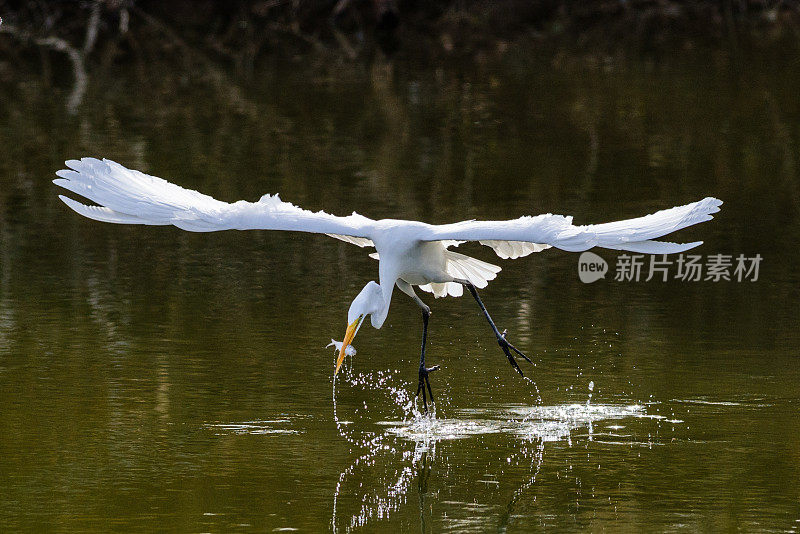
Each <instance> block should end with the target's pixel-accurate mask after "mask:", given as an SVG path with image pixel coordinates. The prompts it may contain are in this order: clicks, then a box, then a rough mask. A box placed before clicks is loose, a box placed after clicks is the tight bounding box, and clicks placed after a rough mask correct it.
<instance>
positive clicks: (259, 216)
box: [53, 158, 722, 410]
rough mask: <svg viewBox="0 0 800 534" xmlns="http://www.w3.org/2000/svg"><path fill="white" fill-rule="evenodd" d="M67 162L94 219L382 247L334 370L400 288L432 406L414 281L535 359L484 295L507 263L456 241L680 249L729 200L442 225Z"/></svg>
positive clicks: (514, 253) (85, 211)
mask: <svg viewBox="0 0 800 534" xmlns="http://www.w3.org/2000/svg"><path fill="white" fill-rule="evenodd" d="M66 165H67V167H69V168H70V169H71V170H67V169H63V170H60V171H58V172H56V174H57V175H58V176H59V177H60V178H59V179H56V180H54V181H53V182H54V183H55V184H56V185H59V186H61V187H63V188H65V189H68V190H70V191H72V192H73V193H77V194H79V195H81V196H83V197H86V198H88V199H89V200H91V201H93V202H95V203H97V204H99V205H98V206H87V205H85V204H81V203H80V202H76V201H75V200H72V199H71V198H68V197H65V196H63V195H59V198H60V199H61V200H63V201H64V203H66V204H67V206H69V207H70V208H72V209H73V210H75V211H76V212H78V213H79V214H81V215H83V216H85V217H89V218H90V219H95V220H98V221H104V222H110V223H121V224H147V225H174V226H177V227H178V228H181V229H183V230H188V231H192V232H212V231H217V230H231V229H236V230H251V229H253V230H255V229H260V230H294V231H299V232H312V233H320V234H326V235H329V236H331V237H334V238H336V239H340V240H342V241H346V242H348V243H352V244H354V245H357V246H359V247H375V250H376V252H375V253H374V254H371V256H372V257H374V258H375V259H378V260H379V268H378V273H379V279H380V283H376V282H369V283H367V285H366V286H364V289H362V290H361V292H360V293H359V294H358V296H356V298H355V299H354V300H353V302H352V304H351V305H350V309H349V311H348V312H347V329H346V331H345V336H344V341H343V342H342V346H341V348H340V350H339V356H338V358H337V361H336V369H335V371H334V376H335V374H336V373H337V372H338V371H339V367H340V366H341V364H342V360H343V359H344V356H345V354H347V352H348V351H347V349H348V347H349V346H350V344H351V343H352V342H353V338H354V337H355V336H356V334H357V333H358V330H359V329H360V328H361V325H362V324H363V322H364V319H365V318H366V316H367V315H369V316H370V321H371V323H372V326H373V327H375V328H380V327H381V326H382V325H383V323H384V321H385V320H386V315H387V314H388V312H389V304H390V302H391V299H392V292H393V290H394V287H395V286H397V287H398V288H399V289H400V290H401V291H402V292H403V293H405V294H407V295H408V296H410V297H411V298H412V299H414V302H416V303H417V305H419V307H420V308H421V310H422V350H421V353H420V360H419V377H418V378H419V381H418V384H417V393H416V395H417V396H419V394H420V392H421V393H422V400H423V404H424V406H425V409H426V410H427V404H428V401H427V397H426V389H427V395H428V396H429V397H430V399H431V401H433V391H432V390H431V386H430V379H429V376H428V375H429V374H430V373H431V372H433V371H435V370H437V369H438V368H439V366H438V365H435V366H433V367H426V364H425V341H426V337H427V333H428V318H429V317H430V308H429V307H428V306H427V305H426V304H425V303H424V302H422V300H420V298H419V297H418V296H417V294H416V293H415V291H414V286H416V287H418V288H419V289H421V290H423V291H427V292H430V293H433V295H434V297H444V296H447V295H451V296H454V297H458V296H461V295H462V294H463V291H464V288H465V287H466V288H467V290H468V291H469V292H470V294H471V295H472V297H473V298H474V299H475V301H476V302H477V303H478V305H479V306H480V309H481V312H482V313H483V315H484V317H486V320H487V321H488V322H489V325H490V326H491V328H492V331H493V332H494V335H495V337H496V338H497V343H498V344H499V345H500V348H501V349H502V350H503V352H504V353H505V355H506V358H507V359H508V361H509V363H510V364H511V365H512V366H513V368H514V369H515V370H516V371H517V372H519V373H520V374H523V373H522V369H520V367H519V365H518V364H517V361H516V359H515V357H514V354H516V355H518V356H520V357H522V358H524V359H525V360H527V361H528V362H530V361H531V360H530V359H529V358H528V357H527V356H526V355H525V354H524V353H523V352H522V351H520V350H519V349H518V348H516V347H515V346H514V345H512V344H511V343H510V342H509V341H508V339H506V335H505V332H502V333H501V332H500V331H499V330H498V329H497V326H496V325H495V323H494V321H493V320H492V318H491V316H490V315H489V312H488V311H486V307H485V306H484V305H483V302H482V301H481V299H480V297H479V296H478V291H477V289H478V288H483V287H486V285H487V283H488V282H489V280H492V279H494V278H495V276H497V273H498V272H499V271H500V267H497V266H496V265H492V264H490V263H486V262H484V261H481V260H477V259H475V258H471V257H469V256H465V255H464V254H460V253H458V252H455V251H453V250H451V248H452V247H457V246H458V245H460V244H461V243H463V242H465V241H478V242H479V243H481V244H483V245H486V246H489V247H491V248H492V249H493V250H494V251H495V253H496V254H497V255H498V256H499V257H500V258H503V259H514V258H520V257H523V256H527V255H528V254H531V253H533V252H539V251H542V250H545V249H547V248H550V247H556V248H559V249H561V250H566V251H572V252H578V251H584V250H588V249H590V248H592V247H603V248H608V249H614V250H625V251H631V252H637V253H645V254H671V253H677V252H683V251H686V250H689V249H691V248H694V247H696V246H698V245H700V244H701V243H702V241H696V242H693V243H668V242H662V241H654V239H656V238H658V237H661V236H664V235H666V234H669V233H671V232H674V231H676V230H680V229H681V228H685V227H687V226H691V225H693V224H697V223H700V222H703V221H708V220H710V219H711V218H712V217H711V214H712V213H716V212H717V211H719V206H720V205H721V204H722V202H721V201H719V200H717V199H715V198H711V197H708V198H704V199H703V200H700V201H698V202H694V203H692V204H687V205H685V206H679V207H675V208H671V209H666V210H662V211H659V212H657V213H654V214H652V215H647V216H644V217H639V218H636V219H629V220H624V221H617V222H610V223H605V224H595V225H585V226H575V225H573V224H572V217H565V216H562V215H552V214H549V213H548V214H545V215H537V216H535V217H528V216H526V217H520V218H518V219H513V220H508V221H463V222H457V223H453V224H442V225H434V224H426V223H423V222H418V221H404V220H396V219H382V220H373V219H369V218H367V217H364V216H362V215H359V214H357V213H355V212H354V213H353V214H352V215H349V216H347V217H337V216H334V215H330V214H328V213H325V212H322V211H319V212H316V213H313V212H311V211H307V210H303V209H301V208H299V207H297V206H294V205H292V204H290V203H288V202H283V201H281V199H280V198H278V195H264V196H263V197H261V199H260V200H259V201H258V202H246V201H244V200H240V201H238V202H234V203H232V204H229V203H227V202H222V201H219V200H216V199H215V198H212V197H210V196H208V195H204V194H201V193H198V192H197V191H190V190H187V189H184V188H182V187H180V186H177V185H175V184H172V183H170V182H167V181H166V180H163V179H161V178H156V177H154V176H149V175H147V174H144V173H142V172H139V171H136V170H131V169H128V168H126V167H124V166H122V165H120V164H119V163H116V162H114V161H111V160H107V159H104V160H102V161H101V160H98V159H95V158H83V159H81V160H70V161H67V162H66Z"/></svg>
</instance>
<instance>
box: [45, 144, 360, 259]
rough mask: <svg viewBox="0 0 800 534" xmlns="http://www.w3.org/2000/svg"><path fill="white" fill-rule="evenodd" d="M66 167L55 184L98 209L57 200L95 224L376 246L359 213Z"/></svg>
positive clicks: (74, 163) (88, 161)
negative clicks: (220, 195) (272, 233)
mask: <svg viewBox="0 0 800 534" xmlns="http://www.w3.org/2000/svg"><path fill="white" fill-rule="evenodd" d="M66 164H67V167H69V170H68V169H64V170H60V171H58V172H57V173H56V174H57V175H58V176H59V178H58V179H56V180H53V183H55V184H56V185H59V186H61V187H63V188H65V189H68V190H70V191H72V192H73V193H77V194H79V195H81V196H83V197H86V198H88V199H89V200H91V201H92V202H94V203H96V204H99V205H98V206H87V205H85V204H82V203H80V202H77V201H75V200H73V199H71V198H68V197H65V196H63V195H59V198H60V199H61V200H63V201H64V203H65V204H66V205H67V206H69V207H70V208H72V209H73V210H75V211H76V212H78V213H80V214H81V215H83V216H85V217H89V218H90V219H95V220H97V221H104V222H111V223H120V224H148V225H174V226H177V227H178V228H182V229H183V230H189V231H191V232H214V231H217V230H233V229H236V230H257V229H260V230H295V231H299V232H313V233H322V234H328V235H331V236H332V237H336V238H337V239H342V240H344V241H348V242H351V243H354V244H358V245H359V246H367V244H370V245H371V244H372V242H371V240H370V237H371V236H370V234H371V230H372V228H373V223H374V222H375V221H373V220H372V219H369V218H367V217H363V216H361V215H358V214H357V213H353V214H352V215H350V216H348V217H337V216H335V215H330V214H328V213H325V212H323V211H318V212H316V213H315V212H311V211H308V210H304V209H301V208H298V207H297V206H295V205H293V204H290V203H289V202H283V201H282V200H281V199H280V198H278V195H264V196H263V197H261V199H260V200H259V201H258V202H247V201H244V200H240V201H238V202H234V203H232V204H229V203H227V202H222V201H220V200H217V199H215V198H213V197H210V196H208V195H204V194H202V193H198V192H197V191H191V190H188V189H184V188H182V187H180V186H177V185H175V184H172V183H170V182H168V181H166V180H163V179H161V178H156V177H155V176H150V175H148V174H144V173H142V172H139V171H135V170H131V169H128V168H126V167H123V166H122V165H120V164H119V163H116V162H113V161H111V160H107V159H104V160H102V161H101V160H98V159H95V158H83V159H81V160H70V161H67V162H66Z"/></svg>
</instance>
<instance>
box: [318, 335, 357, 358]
mask: <svg viewBox="0 0 800 534" xmlns="http://www.w3.org/2000/svg"><path fill="white" fill-rule="evenodd" d="M330 347H333V348H334V350H336V351H341V350H342V342H341V341H336V340H335V339H333V338H331V342H330V343H328V344H327V345H325V348H326V349H327V348H330ZM344 352H345V356H355V355H356V348H355V347H354V346H353V345H348V346H347V348H346V349H344Z"/></svg>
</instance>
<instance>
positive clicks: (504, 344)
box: [457, 280, 533, 376]
mask: <svg viewBox="0 0 800 534" xmlns="http://www.w3.org/2000/svg"><path fill="white" fill-rule="evenodd" d="M457 282H459V283H460V284H462V285H463V286H464V287H466V288H467V289H468V290H469V292H470V293H471V294H472V296H473V298H475V301H476V302H477V303H478V306H480V307H481V311H482V312H483V316H484V317H486V320H487V321H489V326H491V327H492V331H493V332H494V335H495V336H496V337H497V344H498V345H500V348H501V349H503V352H504V353H505V354H506V358H508V363H510V364H511V366H512V367H513V368H514V369H516V370H517V372H518V373H519V374H520V375H521V376H525V375H524V374H523V373H522V369H520V368H519V365H517V360H516V359H515V358H514V355H513V354H511V351H514V352H516V353H517V354H519V355H520V356H522V357H523V358H524V359H525V361H527V362H528V363H533V362H532V361H531V359H530V358H528V357H527V356H525V354H523V352H522V351H521V350H519V349H518V348H517V347H515V346H514V345H512V344H511V343H509V342H508V340H507V339H506V331H505V330H503V333H502V334H501V333H500V331H499V330H498V329H497V326H495V324H494V321H492V317H491V316H490V315H489V312H488V311H486V306H484V305H483V301H481V298H480V297H479V296H478V290H477V289H475V286H474V285H472V282H469V281H467V280H457Z"/></svg>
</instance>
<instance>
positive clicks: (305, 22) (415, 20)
mask: <svg viewBox="0 0 800 534" xmlns="http://www.w3.org/2000/svg"><path fill="white" fill-rule="evenodd" d="M799 5H800V4H798V2H796V1H794V0H719V1H711V0H693V1H687V2H674V1H669V0H586V1H571V2H570V1H564V0H539V1H531V0H504V1H495V2H486V1H476V0H318V1H309V0H250V1H244V0H238V1H228V2H216V1H213V0H197V1H190V0H174V1H168V2H164V1H158V0H95V1H91V0H83V1H74V0H70V1H64V0H61V1H58V0H56V1H53V0H34V1H28V2H12V1H2V2H0V13H1V14H2V15H1V16H2V17H3V19H4V23H5V28H4V31H5V32H6V33H9V34H12V35H14V36H16V37H17V38H18V39H24V40H29V41H30V40H36V39H40V40H41V39H54V38H55V39H61V40H63V41H64V42H63V43H61V44H60V45H56V44H54V43H50V46H54V47H55V46H61V47H62V48H63V45H67V44H68V45H69V46H71V47H72V48H74V49H75V50H77V51H79V52H81V53H84V54H89V53H92V52H94V53H95V55H96V58H97V59H98V60H101V61H103V60H104V61H112V60H113V61H119V60H122V59H129V58H139V59H141V58H142V57H143V56H145V57H148V58H149V56H147V54H148V53H152V52H154V51H156V50H158V51H161V52H169V50H170V49H172V48H175V47H178V48H182V47H191V48H192V49H194V50H197V51H202V53H204V54H206V55H207V56H208V58H209V59H212V60H214V61H219V62H220V63H221V64H229V65H231V66H232V67H234V68H236V69H238V71H240V72H241V73H242V74H245V75H246V74H248V73H251V72H252V71H253V68H254V66H256V65H257V64H258V62H259V61H263V60H264V59H265V58H270V57H275V56H282V57H294V58H298V57H306V58H307V57H310V56H314V57H317V58H319V57H325V58H326V59H330V57H341V58H345V59H349V60H354V59H356V58H359V57H370V56H371V55H372V54H374V53H376V51H379V52H380V53H383V54H387V55H394V54H400V55H404V56H413V57H416V58H425V59H431V60H442V59H446V58H453V57H458V58H464V57H467V58H474V59H478V60H481V59H485V57H486V56H487V55H489V56H490V55H492V54H498V53H500V54H502V53H503V52H504V51H505V50H507V48H508V47H509V45H510V44H514V43H515V42H518V41H520V40H525V42H526V43H534V44H533V45H534V46H547V45H558V46H564V45H566V46H568V47H570V48H574V49H579V50H581V51H583V52H584V53H608V52H609V51H614V50H619V49H625V50H629V51H630V50H637V51H645V52H647V51H650V52H657V51H658V50H659V49H660V48H662V47H664V46H669V47H670V48H673V47H674V46H676V45H677V46H680V47H684V48H693V47H695V46H705V45H709V44H711V45H714V44H720V43H721V44H724V45H726V46H728V45H731V44H733V45H734V46H742V45H746V46H750V45H755V46H763V45H765V44H770V43H776V42H791V41H793V40H795V39H796V38H797V35H798V29H797V22H798V18H800V8H799V7H798V6H799ZM40 44H42V43H41V42H40ZM17 47H18V43H15V42H13V41H9V40H8V39H4V40H2V41H0V49H2V50H3V51H4V52H6V53H13V52H14V50H16V49H17Z"/></svg>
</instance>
